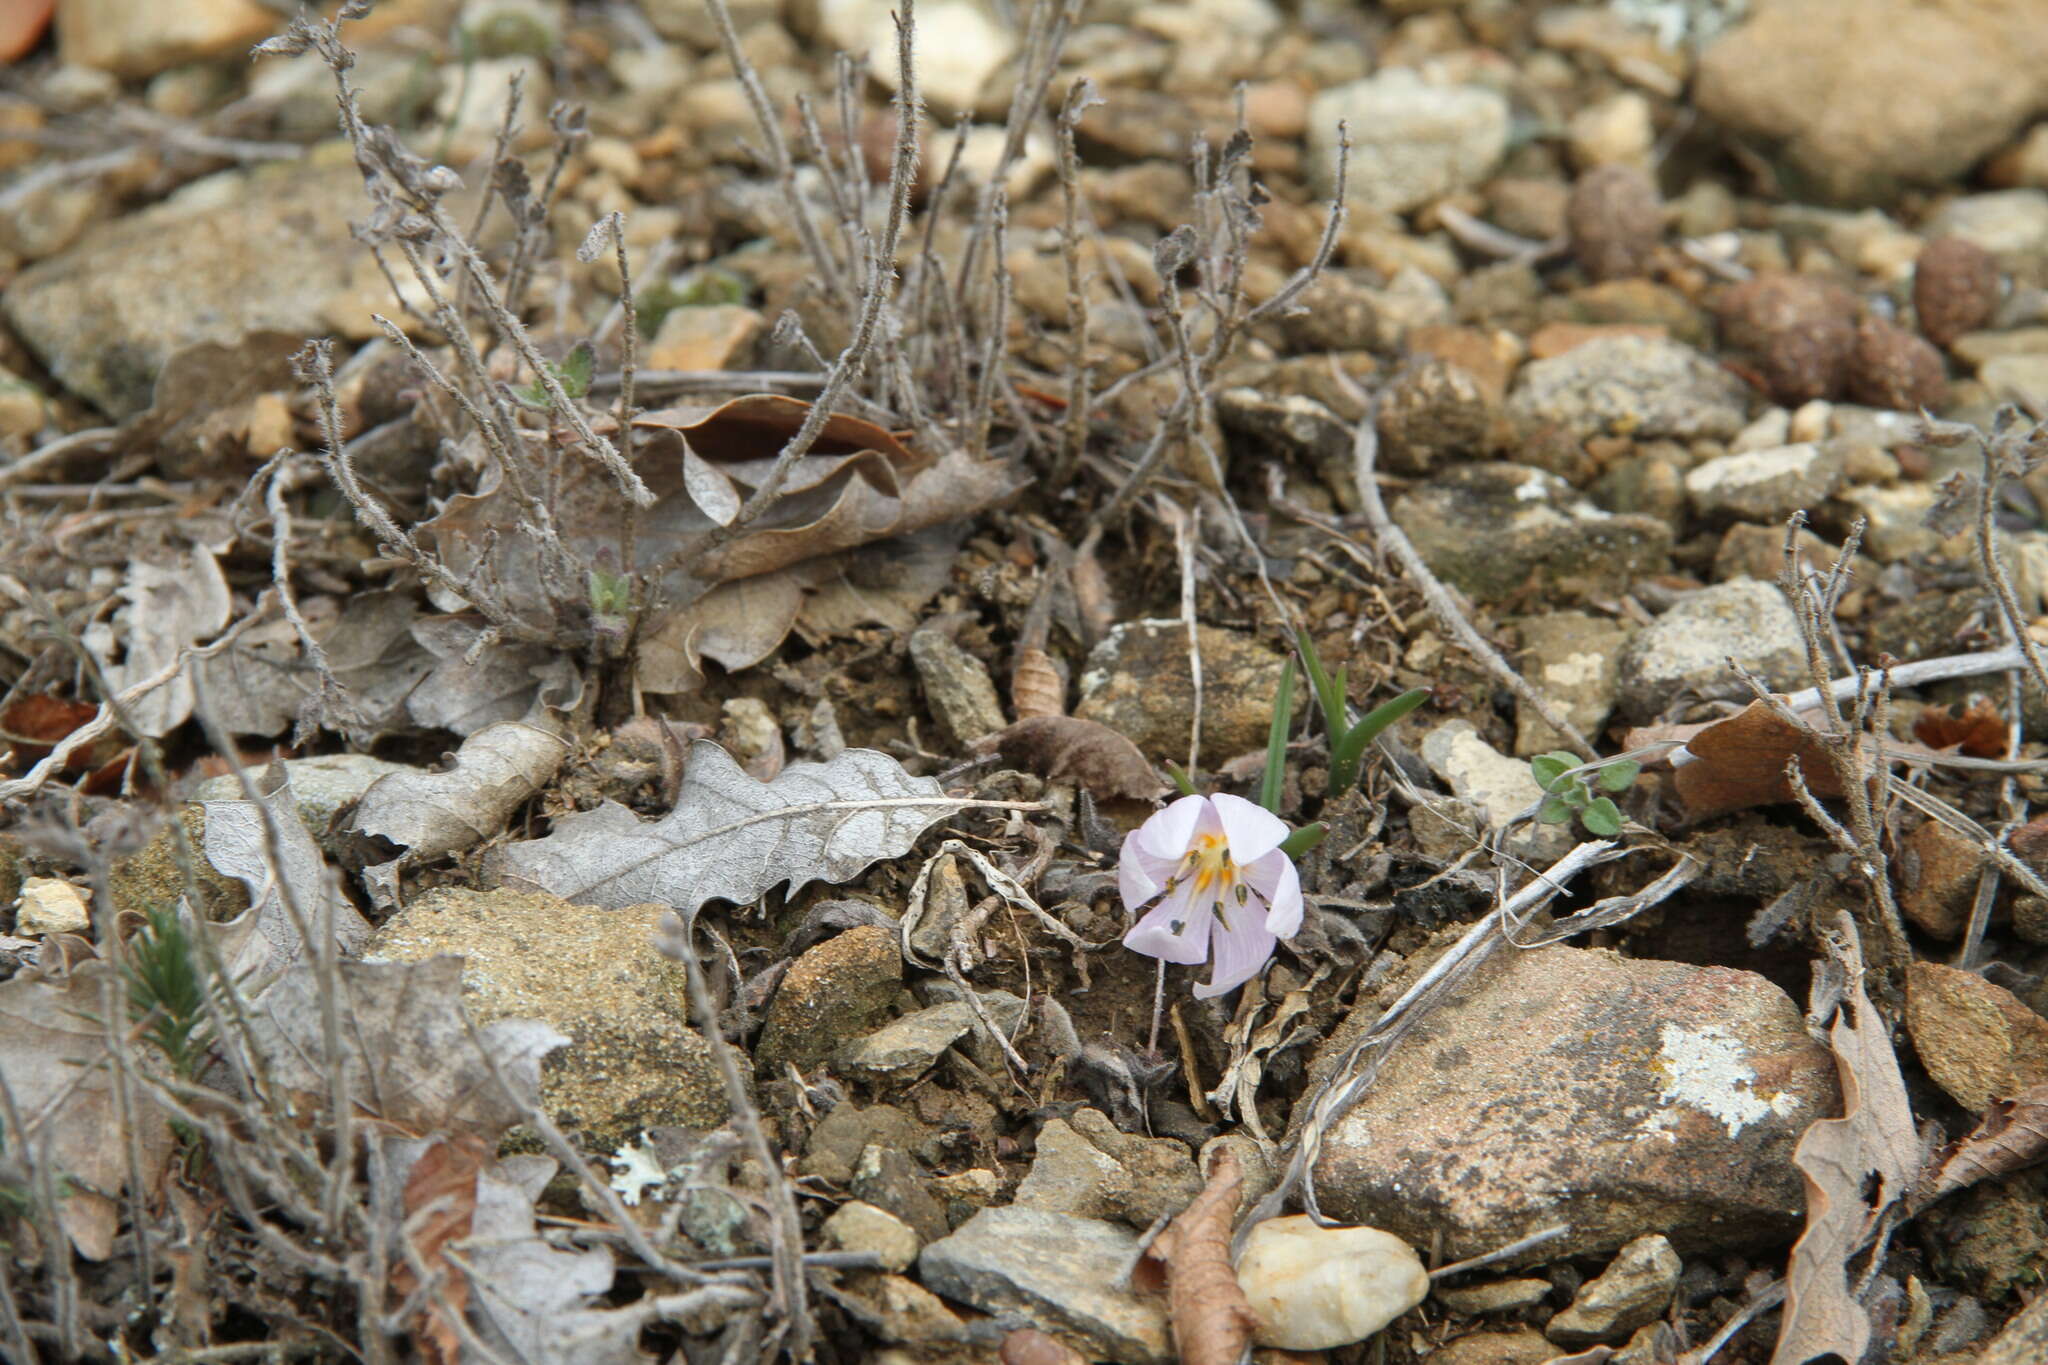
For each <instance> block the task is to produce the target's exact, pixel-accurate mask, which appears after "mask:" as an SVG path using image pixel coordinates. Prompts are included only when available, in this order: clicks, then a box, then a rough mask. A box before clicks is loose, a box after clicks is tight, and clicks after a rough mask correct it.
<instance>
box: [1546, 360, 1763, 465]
mask: <svg viewBox="0 0 2048 1365" xmlns="http://www.w3.org/2000/svg"><path fill="white" fill-rule="evenodd" d="M1748 407H1749V390H1748V388H1747V387H1746V386H1745V385H1744V384H1743V382H1742V381H1741V380H1740V379H1737V378H1736V377H1735V376H1734V375H1732V374H1730V373H1729V372H1728V371H1727V370H1724V369H1722V368H1721V367H1720V366H1719V365H1716V364H1714V362H1712V361H1711V360H1708V359H1707V358H1706V357H1705V356H1703V355H1701V354H1700V353H1699V352H1698V351H1695V350H1694V349H1693V348H1692V347H1690V346H1687V345H1685V344H1684V343H1683V342H1678V341H1670V340H1666V339H1663V338H1658V337H1637V336H1611V337H1601V338H1598V339H1596V340H1593V341H1588V342H1586V343H1584V344H1583V345H1579V346H1574V347H1572V348H1571V349H1570V350H1569V351H1566V352H1565V353H1564V354H1563V355H1559V356H1553V357H1551V358H1550V359H1549V360H1538V361H1533V362H1531V363H1530V364H1527V365H1524V366H1523V367H1522V369H1521V373H1519V374H1518V375H1516V376H1515V387H1514V391H1513V392H1512V393H1510V394H1509V395H1508V414H1509V415H1510V416H1511V417H1514V418H1517V419H1518V420H1520V421H1522V422H1523V423H1524V424H1525V425H1529V426H1555V427H1560V428H1562V429H1563V430H1565V431H1567V432H1569V433H1570V434H1572V435H1574V436H1577V437H1580V438H1581V439H1583V438H1585V437H1588V436H1606V435H1615V436H1630V437H1633V438H1635V439H1636V440H1639V441H1640V440H1649V439H1651V438H1653V437H1658V436H1670V437H1675V438H1677V439H1679V440H1688V441H1689V440H1693V439H1695V438H1697V437H1702V436H1704V437H1711V438H1713V439H1716V440H1727V439H1728V438H1729V437H1731V436H1733V435H1735V433H1736V432H1738V431H1740V430H1742V427H1743V423H1744V421H1745V420H1746V416H1747V412H1748Z"/></svg>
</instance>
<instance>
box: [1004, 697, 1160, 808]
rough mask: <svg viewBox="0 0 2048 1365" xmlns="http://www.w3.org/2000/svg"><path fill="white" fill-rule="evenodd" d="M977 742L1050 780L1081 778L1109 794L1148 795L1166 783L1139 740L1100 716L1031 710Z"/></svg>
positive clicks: (1102, 793) (1100, 792) (1101, 793)
mask: <svg viewBox="0 0 2048 1365" xmlns="http://www.w3.org/2000/svg"><path fill="white" fill-rule="evenodd" d="M977 746H978V747H980V748H982V749H984V750H989V749H992V750H994V751H995V752H996V753H998V754H1001V755H1002V758H1003V762H1005V763H1008V764H1011V765H1013V766H1015V767H1019V768H1022V769H1024V770H1025V771H1026V772H1034V773H1037V774H1038V775H1039V776H1040V777H1043V778H1045V779H1046V780H1048V781H1051V782H1074V783H1078V784H1080V785H1081V786H1083V787H1086V788H1087V789H1088V790H1089V791H1090V792H1091V793H1093V794H1094V795H1095V796H1097V797H1099V798H1102V799H1105V800H1114V799H1115V798H1117V797H1132V798H1136V799H1139V800H1145V799H1149V798H1151V797H1154V796H1157V795H1159V793H1160V792H1161V791H1163V790H1164V789H1165V785H1166V784H1165V783H1163V782H1161V781H1160V780H1159V773H1158V771H1157V770H1156V769H1155V768H1153V766H1152V764H1151V763H1150V762H1148V761H1147V760H1146V758H1145V755H1144V754H1143V753H1141V752H1140V751H1139V749H1138V746H1137V745H1135V744H1133V743H1131V741H1130V740H1128V739H1126V738H1125V737H1124V736H1123V735H1121V734H1118V733H1117V732H1116V731H1115V730H1112V729H1110V728H1109V727H1108V726H1107V725H1104V724H1102V723H1101V722H1100V721H1093V720H1082V719H1080V718H1079V717H1078V716H1026V717H1025V718H1024V719H1023V720H1020V721H1018V722H1017V723H1016V724H1014V725H1009V726H1005V727H1004V728H1003V729H1001V730H998V731H996V732H995V733H994V734H993V735H989V736H987V737H985V738H983V739H981V740H979V741H977Z"/></svg>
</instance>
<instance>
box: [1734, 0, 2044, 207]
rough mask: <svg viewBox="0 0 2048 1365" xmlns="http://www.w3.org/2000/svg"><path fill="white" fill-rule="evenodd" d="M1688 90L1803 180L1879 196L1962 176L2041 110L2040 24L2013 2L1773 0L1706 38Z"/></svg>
mask: <svg viewBox="0 0 2048 1365" xmlns="http://www.w3.org/2000/svg"><path fill="white" fill-rule="evenodd" d="M1695 92H1696V97H1697V99H1698V101H1699V105H1700V108H1701V109H1703V110H1704V111H1705V112H1706V113H1707V114H1708V115H1710V116H1711V117H1713V118H1714V119H1716V120H1717V121H1719V122H1720V123H1721V124H1723V125H1724V126H1726V127H1728V128H1730V129H1732V130H1734V131H1735V132H1737V133H1739V134H1742V135H1745V136H1748V137H1753V138H1758V139H1761V140H1763V141H1765V142H1768V143H1772V144H1775V145H1777V146H1778V147H1779V148H1780V149H1781V150H1782V153H1783V156H1784V159H1785V162H1786V163H1787V165H1788V167H1789V169H1791V170H1792V171H1793V172H1794V173H1795V175H1796V177H1797V179H1798V183H1799V184H1800V185H1801V186H1803V187H1804V188H1805V189H1807V190H1810V191H1812V192H1814V193H1817V194H1819V195H1821V196H1822V197H1825V198H1831V199H1836V200H1840V201H1845V202H1874V201H1879V200H1884V199H1888V198H1890V197H1892V196H1893V195H1895V194H1896V193H1897V192H1898V191H1899V189H1900V188H1901V187H1902V186H1905V185H1909V184H1933V183H1937V182H1942V181H1947V180H1950V179H1952V178H1954V177H1956V176H1959V175H1961V174H1962V173H1963V172H1964V171H1966V170H1968V169H1969V168H1970V166H1971V165H1972V164H1973V163H1974V162H1976V161H1977V160H1978V159H1979V158H1981V157H1982V156H1984V155H1985V154H1986V153H1987V152H1990V151H1992V150H1993V149H1994V148H1996V147H1998V146H1999V145H2000V144H2001V143H2003V142H2005V141H2006V140H2007V139H2008V138H2010V137H2011V136H2012V135H2013V134H2015V133H2017V132H2018V131H2019V130H2020V129H2021V127H2022V126H2023V125H2024V124H2025V123H2026V121H2027V119H2028V118H2029V117H2030V116H2032V115H2034V114H2036V113H2038V112H2039V111H2040V110H2042V109H2043V108H2048V23H2043V22H2042V17H2041V11H2040V9H2039V7H2038V6H2036V5H2032V4H2025V3H2017V4H2016V3H2011V0H1946V2H1945V3H1930V0H1772V3H1769V4H1759V5H1758V6H1757V8H1756V12H1755V13H1754V14H1753V15H1752V17H1751V18H1750V19H1749V21H1748V22H1747V23H1745V24H1743V25H1742V26H1741V27H1740V28H1738V29H1736V30H1735V31H1734V32H1732V33H1730V34H1728V35H1727V36H1726V37H1724V38H1722V39H1721V40H1720V41H1719V42H1717V43H1715V44H1714V45H1713V46H1712V47H1711V48H1709V49H1707V51H1706V52H1705V53H1704V54H1703V55H1702V57H1701V59H1700V67H1699V78H1698V81H1697V83H1696V85H1695Z"/></svg>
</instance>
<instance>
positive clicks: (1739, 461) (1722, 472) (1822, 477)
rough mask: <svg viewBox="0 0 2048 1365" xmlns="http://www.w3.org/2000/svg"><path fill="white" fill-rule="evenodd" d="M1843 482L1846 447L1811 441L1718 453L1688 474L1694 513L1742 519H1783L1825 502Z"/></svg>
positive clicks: (1686, 485) (1712, 516) (1688, 494)
mask: <svg viewBox="0 0 2048 1365" xmlns="http://www.w3.org/2000/svg"><path fill="white" fill-rule="evenodd" d="M1841 484H1842V453H1841V451H1840V450H1839V449H1837V448H1835V447H1834V446H1832V445H1816V444H1814V443H1813V442H1811V441H1802V442H1800V443H1798V444H1796V445H1786V446H1774V447H1772V448H1770V449H1767V450H1745V451H1743V452H1742V453H1740V454H1737V455H1722V456H1718V457H1716V458H1715V459H1711V460H1708V461H1706V462H1705V463H1704V464H1700V465H1696V466H1694V467H1693V469H1692V470H1691V471H1690V472H1689V473H1687V474H1686V476H1685V491H1686V494H1687V496H1689V497H1690V498H1691V499H1692V506H1693V510H1694V511H1695V512H1697V513H1699V514H1700V515H1701V516H1702V517H1707V518H1720V519H1723V520H1741V521H1767V522H1783V521H1784V520H1785V518H1786V517H1788V516H1790V515H1792V513H1794V512H1797V511H1800V510H1802V509H1805V510H1809V511H1810V510H1811V509H1813V508H1815V507H1818V506H1820V504H1821V503H1822V502H1824V501H1826V499H1827V498H1828V497H1829V496H1831V495H1832V494H1833V493H1834V491H1835V490H1836V489H1837V488H1839V487H1841Z"/></svg>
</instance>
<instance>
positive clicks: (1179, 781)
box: [1166, 758, 1198, 796]
mask: <svg viewBox="0 0 2048 1365" xmlns="http://www.w3.org/2000/svg"><path fill="white" fill-rule="evenodd" d="M1166 775H1167V776H1168V777H1170V778H1172V779H1173V785H1174V786H1176V787H1178V788H1180V794H1181V795H1182V796H1194V795H1197V794H1198V793H1197V792H1196V791H1195V779H1193V778H1192V777H1189V776H1188V770H1187V769H1186V768H1183V767H1181V766H1180V764H1178V763H1175V762H1174V761H1173V760H1172V759H1170V758H1169V759H1168V760H1166Z"/></svg>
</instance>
